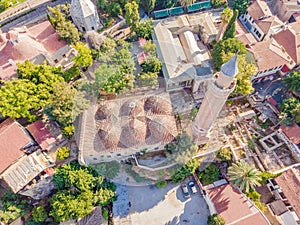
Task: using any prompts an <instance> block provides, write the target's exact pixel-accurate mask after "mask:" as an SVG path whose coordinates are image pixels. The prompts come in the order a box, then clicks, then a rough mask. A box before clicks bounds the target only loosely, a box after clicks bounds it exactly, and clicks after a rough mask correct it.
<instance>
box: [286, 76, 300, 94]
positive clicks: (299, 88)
mask: <svg viewBox="0 0 300 225" xmlns="http://www.w3.org/2000/svg"><path fill="white" fill-rule="evenodd" d="M283 81H284V83H285V84H286V86H287V88H288V89H289V90H291V91H295V92H298V93H299V92H300V71H293V72H291V73H290V74H289V75H288V76H287V77H285V78H284V79H283Z"/></svg>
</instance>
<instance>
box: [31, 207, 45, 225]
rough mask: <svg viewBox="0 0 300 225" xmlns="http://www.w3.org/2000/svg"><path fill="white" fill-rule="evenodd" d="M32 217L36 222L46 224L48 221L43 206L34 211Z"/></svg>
mask: <svg viewBox="0 0 300 225" xmlns="http://www.w3.org/2000/svg"><path fill="white" fill-rule="evenodd" d="M32 216H33V221H34V222H37V223H39V222H44V221H45V220H46V219H47V216H48V215H47V212H46V210H45V207H43V206H37V207H35V208H33V209H32Z"/></svg>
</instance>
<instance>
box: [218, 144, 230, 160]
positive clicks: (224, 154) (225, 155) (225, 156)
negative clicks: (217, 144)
mask: <svg viewBox="0 0 300 225" xmlns="http://www.w3.org/2000/svg"><path fill="white" fill-rule="evenodd" d="M217 157H218V158H219V159H220V160H222V161H231V160H232V152H231V150H230V148H227V147H226V148H221V149H220V150H219V151H218V154H217Z"/></svg>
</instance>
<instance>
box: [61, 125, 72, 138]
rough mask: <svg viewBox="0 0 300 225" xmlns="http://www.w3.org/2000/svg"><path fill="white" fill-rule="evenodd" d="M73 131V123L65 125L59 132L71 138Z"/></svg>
mask: <svg viewBox="0 0 300 225" xmlns="http://www.w3.org/2000/svg"><path fill="white" fill-rule="evenodd" d="M74 132H75V127H74V125H73V124H71V125H68V126H65V127H64V128H63V129H62V131H61V133H62V134H63V135H64V136H65V137H67V138H71V137H72V136H73V134H74Z"/></svg>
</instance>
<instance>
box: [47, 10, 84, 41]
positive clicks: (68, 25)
mask: <svg viewBox="0 0 300 225" xmlns="http://www.w3.org/2000/svg"><path fill="white" fill-rule="evenodd" d="M48 10H49V12H48V13H47V16H48V19H49V22H50V23H51V24H52V26H53V27H54V29H55V30H56V32H57V33H58V34H59V37H60V39H63V40H65V41H66V42H67V43H68V44H74V43H76V42H78V41H79V40H80V36H81V33H80V32H79V31H78V29H77V28H76V27H75V25H74V24H73V23H72V21H70V20H68V19H67V17H68V15H66V14H65V13H66V11H65V10H64V8H62V6H61V5H57V6H56V7H54V8H52V7H48Z"/></svg>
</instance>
